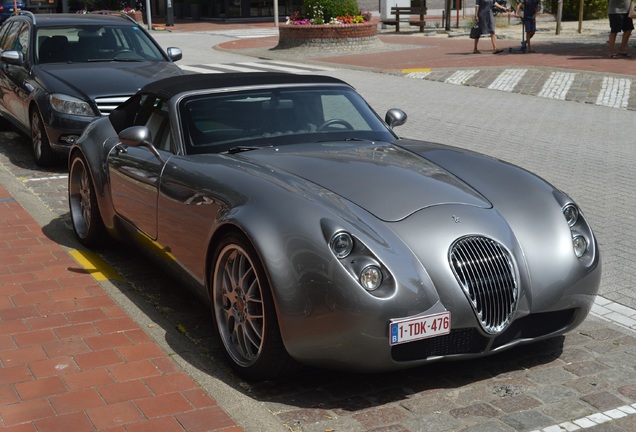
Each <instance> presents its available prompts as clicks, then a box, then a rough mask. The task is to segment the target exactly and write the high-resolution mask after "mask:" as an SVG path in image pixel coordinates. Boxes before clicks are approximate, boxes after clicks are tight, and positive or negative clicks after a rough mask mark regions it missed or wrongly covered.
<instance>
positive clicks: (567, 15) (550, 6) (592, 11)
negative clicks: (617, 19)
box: [541, 0, 609, 28]
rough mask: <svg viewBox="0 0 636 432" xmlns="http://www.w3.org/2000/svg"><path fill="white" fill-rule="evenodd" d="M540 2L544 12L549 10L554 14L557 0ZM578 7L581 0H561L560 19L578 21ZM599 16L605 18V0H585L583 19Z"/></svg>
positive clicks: (598, 17)
mask: <svg viewBox="0 0 636 432" xmlns="http://www.w3.org/2000/svg"><path fill="white" fill-rule="evenodd" d="M541 3H542V4H543V9H544V12H548V11H549V12H550V13H553V14H554V15H555V16H556V13H557V6H558V0H542V2H541ZM580 7H581V0H563V11H562V15H561V20H563V21H578V20H579V11H580ZM601 18H607V0H585V6H584V7H583V19H584V20H593V19H601ZM608 26H609V24H608ZM608 28H609V27H608Z"/></svg>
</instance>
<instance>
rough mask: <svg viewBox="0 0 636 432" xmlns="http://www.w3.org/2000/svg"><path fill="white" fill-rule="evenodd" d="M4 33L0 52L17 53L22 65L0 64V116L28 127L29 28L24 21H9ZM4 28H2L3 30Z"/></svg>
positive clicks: (0, 43)
mask: <svg viewBox="0 0 636 432" xmlns="http://www.w3.org/2000/svg"><path fill="white" fill-rule="evenodd" d="M6 25H7V26H8V27H7V29H6V32H4V31H3V33H2V35H1V36H0V37H1V39H0V45H1V46H0V48H1V49H2V52H5V51H17V52H20V53H21V54H22V56H23V59H24V63H23V64H20V65H17V64H9V63H7V62H4V61H3V62H2V64H1V65H0V68H1V71H0V89H1V90H2V98H1V99H0V101H1V102H0V104H1V106H0V110H1V111H2V115H3V116H5V117H7V118H9V119H12V121H13V122H18V123H19V124H20V125H22V126H23V127H24V128H26V127H27V125H28V114H27V109H28V98H29V94H30V93H31V90H33V89H32V88H31V87H30V85H29V84H28V83H27V78H28V75H29V72H28V68H29V67H30V66H29V65H30V61H29V60H28V55H29V43H30V35H29V26H28V25H27V23H26V22H24V21H11V22H8V23H7V24H6ZM4 28H5V27H4V26H3V29H4Z"/></svg>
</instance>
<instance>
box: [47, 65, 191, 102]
mask: <svg viewBox="0 0 636 432" xmlns="http://www.w3.org/2000/svg"><path fill="white" fill-rule="evenodd" d="M37 69H38V72H39V73H37V74H36V75H37V76H38V78H39V79H41V80H42V82H43V84H44V87H45V88H46V89H48V91H49V92H50V93H66V94H70V95H71V96H75V97H80V98H82V99H84V98H86V97H88V98H89V99H95V98H96V97H103V96H125V95H133V94H134V93H136V92H137V90H139V89H140V88H141V87H143V86H144V85H146V84H148V83H149V82H152V81H155V80H158V79H160V78H166V77H169V76H174V75H181V74H182V71H181V69H179V67H178V66H176V65H175V64H173V63H171V62H168V61H165V62H156V61H153V62H115V61H113V62H95V63H63V64H62V63H56V64H44V65H39V66H37Z"/></svg>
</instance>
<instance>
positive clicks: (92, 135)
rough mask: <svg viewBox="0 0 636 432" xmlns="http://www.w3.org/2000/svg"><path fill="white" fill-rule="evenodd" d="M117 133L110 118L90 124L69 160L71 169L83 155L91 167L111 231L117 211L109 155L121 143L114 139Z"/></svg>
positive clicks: (74, 146)
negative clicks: (114, 203) (109, 176)
mask: <svg viewBox="0 0 636 432" xmlns="http://www.w3.org/2000/svg"><path fill="white" fill-rule="evenodd" d="M116 136H117V133H116V132H115V130H114V129H113V128H112V125H111V124H110V120H109V119H108V117H103V118H99V119H97V120H95V121H94V122H92V123H90V124H89V125H88V126H87V127H86V129H85V130H84V132H83V133H82V136H80V138H79V139H78V140H77V142H76V143H75V144H73V146H72V147H71V150H70V152H69V158H68V166H69V169H70V167H71V162H72V160H73V158H74V157H77V155H81V156H83V157H84V159H85V160H86V163H87V164H88V166H89V170H90V176H91V179H92V181H93V187H94V188H95V195H96V197H97V204H98V207H99V212H100V214H101V216H102V221H103V222H104V225H105V226H106V228H107V229H108V230H109V231H113V230H114V229H115V210H114V208H113V202H112V197H111V196H110V185H109V179H108V171H107V169H108V166H107V164H108V154H109V153H110V151H111V150H112V148H113V147H114V146H115V145H117V144H118V143H119V141H118V140H117V139H116V138H114V137H116Z"/></svg>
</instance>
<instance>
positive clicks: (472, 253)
mask: <svg viewBox="0 0 636 432" xmlns="http://www.w3.org/2000/svg"><path fill="white" fill-rule="evenodd" d="M450 265H451V267H452V268H453V272H454V273H455V276H456V277H457V281H458V282H459V284H460V285H461V287H462V290H463V291H464V294H466V297H467V298H468V300H469V301H470V304H471V305H472V307H473V310H474V311H475V314H476V315H477V318H478V319H479V322H480V323H481V326H482V327H483V329H484V330H485V331H486V332H487V333H488V334H497V333H500V332H501V331H503V330H504V329H505V328H506V327H507V325H508V324H509V323H510V319H511V317H512V314H513V313H514V311H515V309H516V307H517V299H518V287H517V280H516V276H515V271H514V267H513V264H512V258H511V257H510V255H509V254H508V252H507V251H506V249H504V248H503V246H501V245H500V244H499V243H497V242H496V241H494V240H492V239H488V238H485V237H464V238H461V239H459V240H458V241H456V242H455V244H454V245H453V246H452V247H451V251H450Z"/></svg>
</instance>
